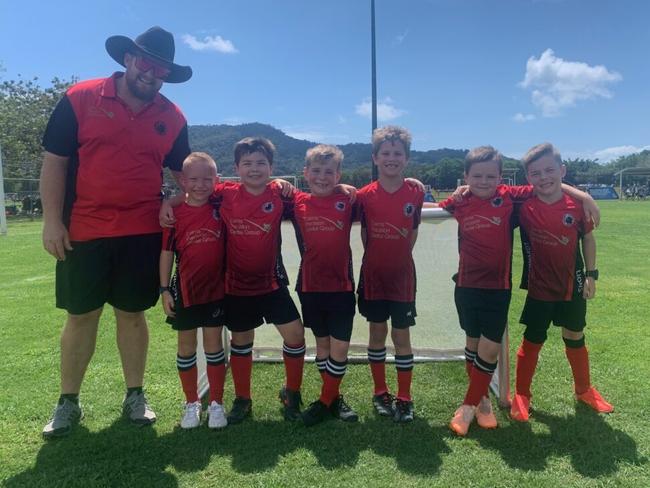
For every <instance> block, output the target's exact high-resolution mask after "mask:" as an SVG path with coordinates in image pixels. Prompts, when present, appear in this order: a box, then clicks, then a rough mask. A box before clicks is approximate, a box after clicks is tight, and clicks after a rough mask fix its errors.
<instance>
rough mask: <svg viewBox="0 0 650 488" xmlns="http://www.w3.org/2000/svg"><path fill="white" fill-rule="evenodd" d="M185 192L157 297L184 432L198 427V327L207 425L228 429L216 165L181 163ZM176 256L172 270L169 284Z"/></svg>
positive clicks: (200, 156)
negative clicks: (179, 391) (171, 335)
mask: <svg viewBox="0 0 650 488" xmlns="http://www.w3.org/2000/svg"><path fill="white" fill-rule="evenodd" d="M181 181H182V183H183V187H184V188H185V191H186V192H187V197H186V200H185V202H184V203H182V204H181V205H180V206H179V207H178V208H176V223H175V225H174V227H172V228H165V229H164V231H163V245H162V251H161V253H160V294H161V298H162V304H163V309H164V311H165V314H166V315H167V323H169V324H171V325H172V328H173V329H174V330H176V331H178V352H177V355H176V365H177V368H178V375H179V376H180V380H181V385H182V387H183V392H184V393H185V400H186V403H185V409H184V412H183V417H182V419H181V427H182V428H183V429H192V428H195V427H198V426H199V425H200V423H201V402H200V401H199V397H198V392H197V368H196V344H197V343H196V334H197V330H196V329H197V328H198V327H202V328H203V348H204V350H205V359H206V363H207V376H208V383H209V385H210V405H209V407H208V427H210V428H211V429H218V428H222V427H225V426H226V425H227V422H226V416H225V413H224V410H223V406H222V405H223V385H224V380H225V375H226V369H225V356H224V351H223V344H222V341H221V331H222V328H223V324H224V322H225V313H224V300H223V298H224V281H223V271H224V266H223V260H224V228H223V222H222V221H221V219H220V217H219V210H218V209H217V208H215V206H214V205H211V204H210V203H209V202H208V200H209V198H210V196H211V195H212V189H213V188H214V185H215V183H216V181H217V165H216V164H215V162H214V160H213V159H212V158H211V157H210V156H209V155H208V154H206V153H201V152H194V153H192V154H190V155H189V156H188V157H187V158H186V159H185V161H184V162H183V173H182V176H181ZM174 255H175V256H176V272H175V274H174V277H173V278H172V280H171V284H170V280H169V277H170V274H171V270H172V264H173V260H174Z"/></svg>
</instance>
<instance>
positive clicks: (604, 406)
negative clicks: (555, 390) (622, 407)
mask: <svg viewBox="0 0 650 488" xmlns="http://www.w3.org/2000/svg"><path fill="white" fill-rule="evenodd" d="M576 398H577V399H578V401H579V402H582V403H586V404H587V405H589V406H590V407H591V408H593V409H594V410H595V411H596V412H600V413H611V412H613V411H614V406H613V405H612V404H611V403H608V402H606V401H605V399H604V398H603V397H602V396H601V395H600V393H598V390H596V388H594V387H593V386H590V387H589V389H588V390H587V391H585V392H584V393H581V394H580V395H576Z"/></svg>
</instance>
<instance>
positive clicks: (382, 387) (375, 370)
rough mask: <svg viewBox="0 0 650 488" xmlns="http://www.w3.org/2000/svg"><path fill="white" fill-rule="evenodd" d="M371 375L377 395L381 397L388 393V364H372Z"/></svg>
mask: <svg viewBox="0 0 650 488" xmlns="http://www.w3.org/2000/svg"><path fill="white" fill-rule="evenodd" d="M370 373H371V374H372V382H373V383H374V385H375V395H380V394H382V393H386V392H387V391H388V385H387V384H386V363H383V362H382V363H370Z"/></svg>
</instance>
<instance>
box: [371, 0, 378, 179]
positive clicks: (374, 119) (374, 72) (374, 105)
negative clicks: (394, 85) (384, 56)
mask: <svg viewBox="0 0 650 488" xmlns="http://www.w3.org/2000/svg"><path fill="white" fill-rule="evenodd" d="M370 45H371V48H370V51H371V72H372V131H371V133H370V137H371V138H372V132H374V130H375V129H376V128H377V59H376V53H375V0H370ZM370 164H371V174H372V181H375V180H376V179H377V166H375V164H374V163H373V162H372V160H371V161H370Z"/></svg>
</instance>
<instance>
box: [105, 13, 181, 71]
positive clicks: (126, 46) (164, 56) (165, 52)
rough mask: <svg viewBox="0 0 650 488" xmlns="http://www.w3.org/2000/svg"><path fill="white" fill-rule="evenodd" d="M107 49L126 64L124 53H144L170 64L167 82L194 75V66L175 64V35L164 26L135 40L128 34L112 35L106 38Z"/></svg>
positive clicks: (118, 60) (119, 61) (152, 29)
mask: <svg viewBox="0 0 650 488" xmlns="http://www.w3.org/2000/svg"><path fill="white" fill-rule="evenodd" d="M106 51H108V54H110V56H111V58H113V59H114V60H115V61H117V62H118V63H119V64H121V65H122V66H124V53H133V54H138V53H144V54H146V55H147V56H149V57H151V58H153V59H156V60H159V61H161V62H162V63H164V64H165V65H166V66H169V69H170V70H171V72H170V73H169V76H168V77H167V78H165V82H167V83H183V82H184V81H187V80H189V79H190V78H191V77H192V68H190V67H189V66H179V65H178V64H174V51H175V48H174V36H173V35H172V34H171V32H167V31H166V30H165V29H163V28H162V27H158V26H155V27H152V28H151V29H149V30H147V31H146V32H143V33H142V34H140V35H139V36H138V37H136V38H135V41H132V40H131V39H129V38H128V37H126V36H111V37H109V38H108V39H106Z"/></svg>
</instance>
